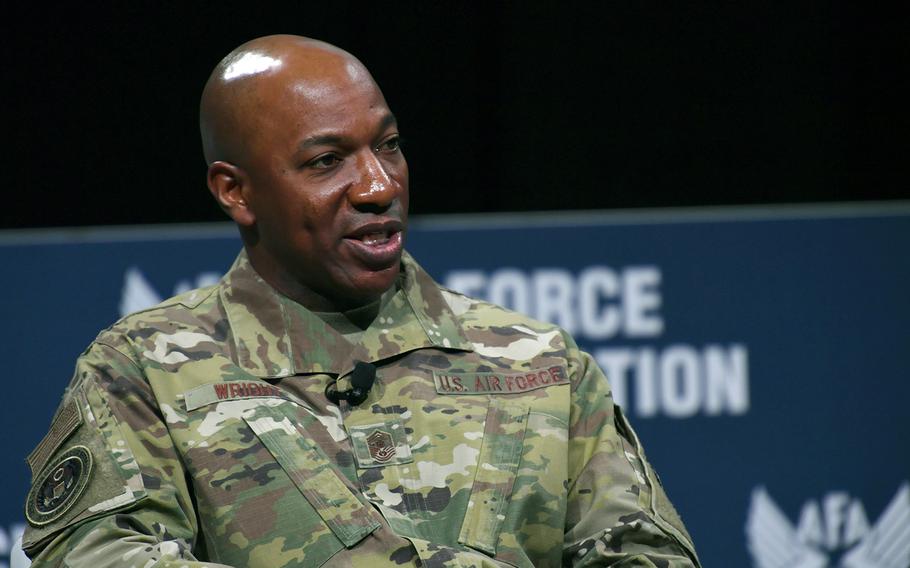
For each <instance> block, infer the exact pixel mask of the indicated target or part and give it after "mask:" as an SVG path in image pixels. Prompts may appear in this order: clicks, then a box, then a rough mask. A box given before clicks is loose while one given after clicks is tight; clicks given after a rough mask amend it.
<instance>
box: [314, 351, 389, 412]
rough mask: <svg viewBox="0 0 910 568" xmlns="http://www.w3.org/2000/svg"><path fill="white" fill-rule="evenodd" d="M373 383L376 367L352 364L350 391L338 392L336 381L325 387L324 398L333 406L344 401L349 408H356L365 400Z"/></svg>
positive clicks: (362, 363) (368, 364) (358, 362)
mask: <svg viewBox="0 0 910 568" xmlns="http://www.w3.org/2000/svg"><path fill="white" fill-rule="evenodd" d="M374 382H376V365H374V364H372V363H366V362H364V361H357V362H356V363H354V373H353V374H352V375H351V389H350V390H346V391H340V390H338V383H337V381H334V382H331V383H329V384H327V385H326V386H325V397H326V398H327V399H329V400H330V401H331V402H332V403H333V404H338V403H340V402H341V401H342V400H346V401H347V402H348V404H350V405H351V406H357V405H358V404H360V403H362V402H363V401H365V400H366V399H367V396H369V394H370V389H372V388H373V383H374Z"/></svg>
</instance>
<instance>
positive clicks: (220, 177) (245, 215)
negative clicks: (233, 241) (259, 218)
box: [206, 160, 256, 227]
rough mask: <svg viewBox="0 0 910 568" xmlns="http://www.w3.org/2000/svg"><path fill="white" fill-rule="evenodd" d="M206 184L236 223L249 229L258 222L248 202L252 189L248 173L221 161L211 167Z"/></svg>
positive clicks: (213, 163)
mask: <svg viewBox="0 0 910 568" xmlns="http://www.w3.org/2000/svg"><path fill="white" fill-rule="evenodd" d="M206 182H207V184H208V186H209V191H211V192H212V196H213V197H214V198H215V201H217V202H218V205H220V206H221V208H222V209H224V212H225V213H227V214H228V215H229V216H230V218H231V219H233V220H234V222H235V223H237V224H238V225H240V226H241V227H249V226H252V225H253V224H254V223H255V222H256V216H255V215H254V214H253V211H252V209H250V204H249V201H248V200H247V195H248V193H249V190H250V187H249V178H248V177H247V175H246V172H244V171H243V170H242V169H241V168H239V167H237V166H235V165H234V164H232V163H230V162H222V161H220V160H219V161H215V162H212V163H211V165H209V171H208V173H207V175H206Z"/></svg>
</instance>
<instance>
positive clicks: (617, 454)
mask: <svg viewBox="0 0 910 568" xmlns="http://www.w3.org/2000/svg"><path fill="white" fill-rule="evenodd" d="M201 124H202V132H203V142H204V148H205V153H206V159H207V161H208V162H209V175H208V183H209V187H210V189H211V191H212V193H213V194H214V196H215V198H216V199H217V200H218V202H219V203H220V204H221V206H222V207H223V208H224V209H225V211H227V213H228V214H229V215H230V216H231V218H233V219H234V221H235V222H236V223H237V224H238V226H239V228H240V231H241V235H242V237H243V241H244V252H242V253H241V254H240V256H239V257H238V259H237V261H236V262H235V263H234V266H233V267H232V268H231V269H230V271H229V272H228V273H227V275H226V276H225V277H224V279H223V280H222V281H221V282H220V283H219V284H217V285H215V286H212V287H209V288H204V289H199V290H194V291H192V292H188V293H186V294H183V295H181V296H177V297H175V298H172V299H171V300H168V301H166V302H164V303H162V304H161V305H159V306H157V307H154V308H151V309H149V310H145V311H142V312H138V313H135V314H132V315H130V316H127V317H126V318H124V319H122V320H121V321H119V322H118V323H116V324H115V325H114V326H112V327H111V328H110V329H108V330H105V331H103V332H102V333H101V334H100V335H99V336H98V338H97V339H96V340H95V341H94V343H92V345H91V346H90V347H89V348H88V350H87V351H86V352H85V353H84V354H83V355H82V357H81V358H80V359H79V362H78V364H77V368H76V374H75V377H74V378H73V381H72V383H71V385H70V387H69V389H68V390H67V392H66V395H65V397H64V400H63V402H62V404H61V406H60V409H59V410H58V412H57V414H56V415H55V417H54V420H53V423H52V426H51V430H50V432H49V434H48V435H47V437H45V439H44V440H43V441H42V442H41V444H39V446H38V447H37V448H36V449H35V451H34V452H32V454H31V455H30V456H29V458H28V461H29V465H30V466H31V468H32V473H33V476H34V478H33V485H32V490H31V492H30V493H29V495H28V499H27V503H26V514H27V518H28V521H29V527H28V529H27V531H26V533H25V536H24V539H23V545H24V547H25V549H26V551H27V552H28V553H29V555H30V556H32V557H33V558H34V559H35V565H36V566H39V565H40V566H90V567H92V568H102V567H107V566H110V567H122V566H137V567H151V566H187V567H190V566H193V567H195V566H225V565H227V566H237V567H250V568H254V567H280V566H321V565H332V566H371V567H372V566H400V565H425V566H478V567H479V566H559V565H578V566H591V565H598V566H603V565H616V566H661V567H676V566H697V565H698V561H697V559H696V556H695V552H694V549H693V546H692V542H691V539H690V538H689V536H688V534H687V533H686V530H685V528H684V527H683V524H682V522H681V521H680V520H679V518H678V516H677V515H676V513H675V512H674V510H673V507H672V506H671V505H670V503H669V501H668V499H667V497H666V495H665V494H664V491H663V489H662V487H661V485H660V483H659V481H658V480H657V478H656V475H655V474H654V473H653V471H652V470H651V468H650V466H649V465H648V462H647V461H646V459H645V457H644V453H643V451H642V448H641V446H640V444H639V442H638V440H637V438H636V437H635V434H634V432H633V431H632V429H631V428H630V426H629V425H628V423H627V422H626V421H625V419H624V417H623V416H622V414H621V413H620V411H619V409H618V408H617V407H615V406H614V405H613V402H612V398H611V396H610V387H609V384H608V383H607V381H606V379H605V378H604V376H603V374H602V373H601V371H600V370H599V369H598V368H597V366H596V365H595V364H594V362H593V361H592V360H591V358H590V356H589V355H587V354H585V353H582V352H580V351H579V350H578V348H577V347H576V345H575V344H574V342H573V341H572V339H571V338H570V337H569V336H568V335H567V334H566V333H565V332H563V331H561V330H560V329H558V328H556V327H554V326H552V325H549V324H544V323H540V322H536V321H534V320H531V319H529V318H527V317H525V316H522V315H519V314H516V313H514V312H510V311H508V310H505V309H502V308H499V307H497V306H493V305H490V304H487V303H484V302H480V301H476V300H473V299H470V298H467V297H464V296H462V295H459V294H456V293H454V292H451V291H448V290H445V289H443V288H440V287H439V286H438V285H437V284H436V283H435V282H433V280H432V279H431V278H430V277H429V276H428V275H427V274H426V273H425V272H423V270H422V269H421V268H420V267H419V266H418V265H417V263H416V262H415V261H414V260H413V259H412V258H411V257H410V256H408V255H407V254H406V253H404V252H403V249H402V243H403V236H404V231H405V229H406V217H407V197H408V194H407V191H408V177H407V165H406V163H405V161H404V157H403V156H402V154H401V150H400V149H399V147H398V133H397V125H396V122H395V119H394V117H393V116H392V114H391V112H389V109H388V106H387V105H386V102H385V100H384V99H383V97H382V94H381V92H380V91H379V88H378V87H377V86H376V84H375V83H374V82H373V80H372V78H371V77H370V75H369V73H368V72H367V71H366V69H365V68H364V67H363V66H362V65H361V64H360V62H358V61H357V60H356V59H354V58H353V57H352V56H351V55H349V54H347V53H345V52H343V51H341V50H339V49H337V48H334V47H332V46H329V45H326V44H323V43H320V42H315V41H312V40H308V39H304V38H299V37H294V36H270V37H266V38H260V39H258V40H254V41H252V42H250V43H248V44H245V45H243V46H241V47H240V48H238V49H237V50H235V51H234V52H232V53H231V54H230V55H228V57H226V58H225V59H224V60H223V61H222V62H221V63H220V64H219V65H218V67H217V68H216V69H215V71H214V72H213V74H212V77H211V78H210V79H209V82H208V84H207V85H206V89H205V92H204V95H203V101H202V109H201ZM355 362H367V363H368V365H366V366H364V365H362V364H361V365H359V366H358V367H357V372H354V373H352V370H353V369H354V368H355ZM358 373H361V376H363V375H362V373H366V376H367V379H372V378H373V377H372V375H373V374H375V382H374V383H373V384H372V388H370V389H364V392H365V398H364V397H363V396H357V395H358V394H361V393H359V392H357V393H353V394H351V391H352V390H353V385H352V376H353V377H357V376H358ZM360 380H361V379H356V381H360ZM327 388H328V393H327ZM332 393H334V396H327V394H328V395H332ZM338 393H340V395H339V394H338ZM361 398H363V400H360V399H361Z"/></svg>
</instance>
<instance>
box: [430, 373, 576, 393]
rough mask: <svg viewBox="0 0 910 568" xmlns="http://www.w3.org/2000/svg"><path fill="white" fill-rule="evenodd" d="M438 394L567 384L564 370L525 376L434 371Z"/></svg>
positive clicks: (524, 388)
mask: <svg viewBox="0 0 910 568" xmlns="http://www.w3.org/2000/svg"><path fill="white" fill-rule="evenodd" d="M433 381H434V382H435V383H436V392H438V393H439V394H515V393H522V392H528V391H532V390H535V389H540V388H544V387H550V386H553V385H567V384H569V377H568V376H567V375H566V369H565V367H559V366H556V367H549V368H547V369H536V370H531V371H526V372H524V373H445V372H441V371H434V372H433Z"/></svg>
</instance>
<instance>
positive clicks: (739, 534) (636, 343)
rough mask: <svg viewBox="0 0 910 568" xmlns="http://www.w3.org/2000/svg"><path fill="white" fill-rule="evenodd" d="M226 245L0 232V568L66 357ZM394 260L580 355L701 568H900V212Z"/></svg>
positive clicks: (452, 221) (903, 278)
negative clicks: (609, 386)
mask: <svg viewBox="0 0 910 568" xmlns="http://www.w3.org/2000/svg"><path fill="white" fill-rule="evenodd" d="M239 247H240V244H239V239H238V238H237V237H236V234H235V232H234V230H233V228H232V227H230V226H227V225H208V226H203V227H183V226H181V227H158V228H151V229H148V228H146V229H143V228H137V229H128V230H127V229H121V230H113V229H108V230H102V229H97V230H79V231H45V232H16V233H7V234H2V233H0V265H2V266H3V267H4V273H3V274H4V276H3V278H2V282H0V286H2V289H0V314H2V316H3V322H4V323H5V325H4V326H3V329H2V331H0V333H2V334H3V337H2V341H0V349H2V350H3V360H4V361H5V362H6V363H5V368H6V380H5V384H6V387H5V388H6V391H5V392H6V394H5V396H3V397H2V398H0V405H2V412H0V425H2V428H3V431H4V432H5V433H6V436H5V441H4V444H5V446H6V451H5V452H3V456H2V459H3V460H4V463H3V471H4V472H5V474H4V479H6V480H7V483H6V484H5V485H6V486H5V489H4V491H3V492H2V497H0V566H2V564H3V562H5V561H6V552H7V550H8V547H9V541H10V540H11V538H12V537H13V536H14V534H15V533H16V532H17V531H18V530H21V525H22V513H21V511H22V502H23V498H24V495H25V493H26V491H27V489H28V483H29V473H28V468H27V466H26V465H25V463H24V457H25V455H27V454H28V452H29V451H31V449H32V448H33V447H34V445H35V444H36V443H37V442H38V441H39V440H40V439H41V437H42V436H43V435H44V433H45V431H46V428H47V426H48V423H49V421H50V417H51V414H52V413H53V410H54V409H55V407H56V405H57V402H58V401H59V398H60V396H61V394H62V391H63V388H64V387H65V385H66V384H67V382H68V381H69V378H70V374H71V372H72V367H73V363H74V361H75V359H76V357H77V356H78V355H79V353H80V352H81V351H82V350H83V349H84V348H85V346H86V345H87V344H88V343H89V342H90V341H91V339H92V338H93V337H94V336H95V334H96V333H97V332H98V330H100V329H101V328H103V327H106V326H108V325H110V324H111V323H112V322H113V321H114V320H115V319H116V318H117V317H118V316H119V315H120V314H121V313H123V312H124V311H129V310H132V309H138V308H141V307H144V306H146V305H150V304H152V303H155V302H157V301H159V300H160V299H163V298H164V297H167V296H170V295H171V294H173V293H175V292H177V291H182V290H184V289H187V288H189V287H195V286H197V285H203V284H207V283H209V282H211V281H212V280H214V279H216V278H217V277H218V276H219V275H220V274H221V273H223V271H224V270H226V268H227V267H228V266H229V265H230V263H231V262H232V260H233V258H234V256H235V255H236V253H237V251H238V250H239ZM408 249H409V251H410V252H411V253H412V254H413V255H414V256H415V257H416V258H417V260H418V261H419V262H421V263H422V264H423V265H424V267H425V268H426V269H427V270H428V271H429V272H430V273H431V274H432V275H434V276H435V277H436V278H437V280H439V281H440V282H441V283H443V284H447V285H449V286H451V287H454V288H457V289H460V290H462V291H465V292H467V293H469V294H472V295H475V296H481V297H485V298H488V299H491V300H493V301H496V302H499V303H504V304H507V305H509V306H511V307H515V308H516V309H519V310H522V311H525V312H527V313H529V314H530V315H532V316H535V317H539V318H541V319H547V320H551V321H555V322H557V323H559V324H561V325H563V326H564V327H566V328H567V329H569V330H570V331H572V333H573V334H574V335H575V337H576V339H577V340H578V342H579V344H580V345H581V346H582V347H584V348H585V349H587V350H588V351H590V352H591V353H592V354H594V355H595V357H596V358H597V360H598V361H599V362H600V364H601V366H602V367H603V368H604V370H605V371H606V372H607V374H608V376H609V377H610V379H611V382H612V383H613V387H614V391H615V394H616V397H617V399H618V400H619V401H621V402H622V404H623V406H624V408H625V409H626V411H627V413H628V414H629V415H630V417H631V420H632V421H633V424H634V425H635V426H636V428H637V430H638V432H639V434H640V436H641V437H642V439H643V441H644V443H645V447H646V449H647V450H648V454H649V457H650V459H651V461H652V463H653V464H654V465H655V467H656V468H657V470H658V471H659V472H660V473H661V477H662V479H663V480H664V484H665V486H666V487H667V490H668V492H669V494H670V496H671V498H672V499H673V501H674V502H675V504H676V505H677V508H678V509H679V510H680V513H681V514H682V516H683V518H684V520H685V521H686V523H687V525H688V527H689V529H690V531H691V533H692V535H693V538H694V539H695V542H696V545H697V547H698V549H699V552H700V554H701V556H702V559H703V561H704V563H705V565H706V566H750V565H756V566H758V565H761V566H765V567H774V566H781V567H783V566H796V565H797V564H798V562H797V560H796V559H797V558H803V559H804V561H805V560H806V559H809V558H817V559H827V560H828V561H829V562H830V565H832V566H833V565H838V564H837V563H838V562H841V563H843V565H845V566H886V567H889V568H891V567H898V568H906V567H907V566H910V484H908V478H910V450H908V448H910V445H908V443H907V439H908V438H910V415H908V412H907V410H906V408H905V407H906V405H907V403H908V401H910V381H908V378H910V377H908V372H907V368H908V366H910V332H908V330H907V326H908V325H910V301H908V299H907V293H908V291H910V255H908V250H910V204H908V203H903V204H896V205H895V204H891V205H889V206H887V207H882V206H868V205H866V206H860V205H853V206H849V207H847V206H826V207H814V208H813V207H799V208H792V207H791V208H777V209H762V208H753V209H749V208H739V209H721V210H713V211H698V212H685V211H677V212H672V211H671V212H661V213H647V214H645V213H626V214H612V213H611V214H578V215H575V214H534V215H522V216H489V217H487V216H480V217H471V218H464V217H433V218H430V217H425V218H422V219H420V218H418V219H415V220H414V222H413V226H412V230H411V232H410V234H409V237H408ZM800 555H801V556H800ZM819 565H822V564H819Z"/></svg>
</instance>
